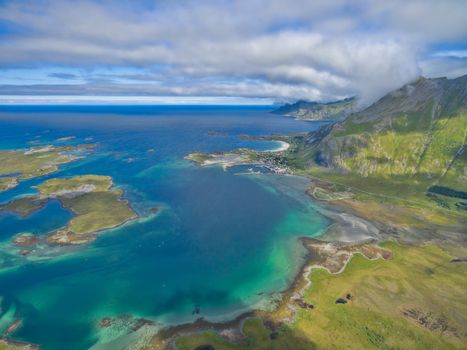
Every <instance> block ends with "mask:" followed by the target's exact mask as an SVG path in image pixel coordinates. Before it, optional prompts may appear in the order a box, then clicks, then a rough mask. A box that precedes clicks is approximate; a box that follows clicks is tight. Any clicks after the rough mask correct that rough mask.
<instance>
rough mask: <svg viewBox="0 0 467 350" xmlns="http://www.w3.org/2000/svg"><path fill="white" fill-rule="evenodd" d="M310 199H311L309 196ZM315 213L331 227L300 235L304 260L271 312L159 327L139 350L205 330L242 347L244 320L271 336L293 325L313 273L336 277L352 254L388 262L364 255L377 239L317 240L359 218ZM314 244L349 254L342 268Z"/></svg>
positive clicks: (332, 211) (329, 209)
mask: <svg viewBox="0 0 467 350" xmlns="http://www.w3.org/2000/svg"><path fill="white" fill-rule="evenodd" d="M310 200H313V198H312V197H311V196H310ZM321 204H322V203H320V205H321ZM319 212H320V213H321V214H322V215H324V216H326V217H328V218H329V219H330V221H331V224H330V225H329V226H328V227H327V228H326V229H325V230H324V232H323V233H322V235H320V236H318V237H316V238H310V237H304V236H302V237H299V238H298V239H299V241H300V242H301V244H302V246H303V247H304V248H305V250H306V255H305V257H304V261H303V263H302V264H301V266H300V267H299V269H298V272H297V274H296V275H295V277H294V278H293V279H292V281H291V283H290V285H289V286H288V287H287V288H285V289H283V290H282V291H279V292H278V294H279V295H280V298H278V299H277V300H274V301H273V303H274V306H273V310H271V311H265V310H259V309H252V310H249V311H246V312H244V313H242V314H240V315H238V316H237V317H235V318H233V319H231V320H226V321H223V322H210V321H207V320H205V319H203V318H199V319H197V320H195V321H193V322H189V323H184V324H180V325H173V326H167V327H163V328H161V329H160V330H159V331H158V332H157V333H156V334H155V335H154V336H153V338H152V339H151V342H150V344H148V346H146V347H143V349H147V350H149V349H177V347H176V346H175V343H176V341H177V340H178V338H179V337H182V336H187V335H192V334H197V333H204V332H208V331H213V332H215V333H217V334H218V335H219V336H221V337H222V338H224V339H225V340H227V341H229V342H232V343H234V344H238V345H241V344H244V343H245V341H246V338H247V337H246V335H245V334H244V332H243V326H244V323H245V322H246V321H247V320H252V319H253V320H260V321H261V322H263V324H264V325H265V327H266V328H267V329H268V330H270V331H271V333H274V332H275V331H276V329H278V328H279V327H281V326H283V325H284V324H290V323H293V322H294V321H295V319H296V314H297V312H298V310H300V309H301V308H307V307H309V305H308V304H307V303H306V302H304V301H303V296H304V293H305V291H306V290H307V288H308V287H309V286H310V285H311V281H310V280H309V276H310V274H311V273H312V272H313V271H314V270H316V269H325V270H326V271H328V272H329V273H331V274H340V273H342V272H344V271H345V268H346V266H347V264H348V263H349V262H350V260H351V259H352V258H353V256H354V255H355V254H361V255H363V256H364V257H366V258H367V259H368V260H377V259H390V254H389V255H387V256H386V257H384V256H383V254H380V255H377V256H373V255H370V256H368V255H369V252H368V249H367V248H368V247H369V246H370V247H375V249H378V247H377V245H378V244H379V243H381V242H383V240H380V239H376V238H368V237H367V238H365V239H363V240H362V239H361V237H354V238H353V239H351V240H347V241H346V242H344V241H336V242H329V241H327V240H326V239H325V240H321V238H326V237H327V235H328V234H329V231H330V230H332V229H333V225H335V224H342V222H344V221H345V220H347V221H348V223H349V226H352V222H354V221H355V220H357V221H358V220H363V219H361V218H359V217H357V216H354V215H351V214H348V216H347V217H346V218H345V219H342V218H341V219H338V217H339V215H341V214H343V211H342V209H341V208H340V207H338V206H333V205H326V206H323V208H322V211H319ZM324 212H326V214H324ZM351 237H352V235H351ZM317 245H318V246H319V245H323V246H329V245H334V246H335V247H336V248H337V251H338V252H341V251H342V250H345V251H347V250H350V251H349V252H348V255H347V258H346V260H345V261H341V263H342V266H341V267H340V268H339V269H338V270H337V271H335V270H333V269H332V268H329V266H327V265H326V264H325V262H326V260H325V259H324V256H323V254H321V253H319V252H318V249H316V246H317ZM360 247H364V248H363V251H361V250H360Z"/></svg>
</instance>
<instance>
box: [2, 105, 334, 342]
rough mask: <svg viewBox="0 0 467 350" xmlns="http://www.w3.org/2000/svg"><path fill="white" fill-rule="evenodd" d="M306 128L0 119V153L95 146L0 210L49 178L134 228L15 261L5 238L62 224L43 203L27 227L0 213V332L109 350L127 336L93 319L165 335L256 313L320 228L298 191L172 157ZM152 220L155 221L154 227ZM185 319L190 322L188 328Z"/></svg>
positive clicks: (35, 116) (14, 114)
mask: <svg viewBox="0 0 467 350" xmlns="http://www.w3.org/2000/svg"><path fill="white" fill-rule="evenodd" d="M318 126H319V124H317V123H309V122H300V121H295V120H292V119H288V118H284V117H280V116H276V115H272V114H270V113H268V109H267V108H265V107H193V106H184V107H170V106H169V107H154V106H118V107H117V106H93V107H91V106H88V107H86V106H80V107H78V106H66V107H63V106H62V107H53V106H52V107H50V106H47V107H37V106H28V107H0V148H4V149H11V148H24V147H30V146H31V145H38V144H50V143H53V144H57V145H60V144H81V143H97V144H98V147H97V148H96V150H95V152H94V153H93V154H91V155H90V156H88V157H86V158H85V159H82V160H79V161H77V162H74V163H70V164H66V165H64V166H62V167H61V168H60V170H59V171H58V172H57V173H55V174H51V175H48V176H46V177H44V178H40V179H33V180H29V181H25V182H22V183H21V184H20V186H18V187H17V188H15V189H13V190H10V191H7V192H4V193H0V202H6V201H8V200H10V199H11V198H13V197H15V196H21V195H24V194H30V193H34V192H35V190H34V188H33V187H32V186H34V185H37V184H38V183H40V182H42V181H44V179H47V178H50V177H65V176H73V175H77V174H102V175H110V176H112V177H113V179H114V182H115V184H116V186H118V187H120V188H122V189H123V190H124V193H125V197H126V198H127V199H128V200H129V202H130V204H131V206H132V207H133V208H134V209H135V210H136V211H137V212H138V213H139V214H140V216H141V218H140V219H138V220H136V221H134V222H131V223H128V224H126V225H124V226H122V227H120V228H118V229H114V230H111V231H108V232H105V233H103V234H102V235H100V236H99V238H98V239H97V240H96V241H95V242H93V243H92V244H90V245H88V246H85V247H78V248H54V249H50V248H48V247H39V249H38V250H37V251H36V252H35V253H34V254H32V255H31V256H28V257H21V256H19V255H18V254H17V248H15V247H13V246H12V245H11V243H10V239H11V237H12V236H14V235H15V234H17V233H19V232H34V233H36V234H45V233H47V232H50V231H51V230H53V229H56V228H58V227H60V226H62V225H64V224H65V223H66V222H67V221H68V220H69V218H70V217H71V213H69V212H67V211H66V210H64V209H62V208H61V207H60V205H59V203H57V202H51V203H49V204H48V205H47V206H46V207H44V208H43V209H41V210H40V211H38V212H36V213H35V214H33V215H32V216H30V217H28V218H26V219H23V218H21V217H19V216H17V215H13V214H0V302H1V306H2V309H1V310H2V311H1V312H2V313H3V314H0V317H1V318H0V327H2V325H5V324H7V323H8V322H7V321H6V320H7V319H11V317H12V315H14V318H21V319H23V327H22V328H20V329H19V330H18V331H17V332H16V333H15V334H14V337H15V338H17V339H22V340H25V341H30V342H33V343H37V344H40V345H41V346H42V347H43V349H46V350H48V349H49V350H55V349H57V350H58V349H64V348H66V349H70V350H72V349H87V348H91V347H93V348H94V349H104V348H106V349H119V348H121V347H122V346H124V345H125V344H126V343H127V342H129V341H133V340H134V338H135V336H133V337H132V335H131V334H130V335H129V336H126V335H127V334H128V333H129V332H130V331H129V330H128V329H125V327H121V328H119V329H100V328H99V327H98V325H97V322H98V321H99V320H100V319H101V318H103V317H108V316H110V317H116V316H120V315H131V317H136V318H137V317H144V318H147V319H151V320H154V321H155V322H156V323H157V324H158V325H164V324H176V323H181V322H186V321H193V320H195V319H196V318H198V317H205V318H206V319H209V320H213V321H219V320H224V319H228V318H230V317H233V316H235V315H237V314H239V313H241V312H243V311H245V310H248V309H250V308H252V307H268V306H269V305H268V301H269V300H271V298H274V296H276V295H277V292H279V291H281V290H282V289H284V288H286V287H287V286H288V284H289V283H290V282H291V280H292V279H293V278H294V276H295V274H296V273H297V271H298V268H299V266H300V263H301V260H302V258H303V255H304V251H303V249H302V248H301V246H300V244H299V243H298V240H297V237H299V236H303V235H307V236H315V235H318V234H320V233H321V232H322V231H323V229H324V228H325V227H326V226H327V225H328V222H327V221H326V219H325V218H323V217H322V216H320V215H319V214H318V213H317V212H316V211H315V204H314V203H313V202H312V201H311V200H310V199H309V198H308V197H307V196H306V195H305V193H304V189H305V188H306V185H307V182H306V180H304V179H301V178H296V177H280V176H271V175H237V173H238V172H241V170H242V169H241V168H231V169H229V170H228V171H223V170H222V168H220V167H211V168H199V167H196V166H195V165H193V164H191V163H190V162H189V161H186V160H184V159H183V157H184V156H186V155H187V154H189V153H191V152H194V151H201V152H212V151H225V150H231V149H235V148H238V147H249V148H254V149H260V150H266V149H274V148H276V147H277V146H278V144H277V143H276V142H274V141H258V140H243V139H240V138H238V137H237V135H238V134H243V133H247V134H256V135H269V134H273V133H292V132H303V131H310V130H313V129H315V128H317V127H318ZM210 131H217V132H221V133H222V135H217V136H212V135H211V136H210V135H209V132H210ZM71 136H73V137H74V138H73V139H68V140H65V141H57V140H58V139H59V138H63V137H71ZM153 207H160V208H161V209H162V210H161V211H160V213H159V214H157V215H154V214H151V210H150V209H151V208H153ZM197 306H199V307H200V309H201V313H200V314H199V315H193V314H192V310H193V309H194V308H195V307H197ZM12 310H13V311H12ZM0 331H1V329H0ZM138 337H140V335H138ZM64 344H66V347H64Z"/></svg>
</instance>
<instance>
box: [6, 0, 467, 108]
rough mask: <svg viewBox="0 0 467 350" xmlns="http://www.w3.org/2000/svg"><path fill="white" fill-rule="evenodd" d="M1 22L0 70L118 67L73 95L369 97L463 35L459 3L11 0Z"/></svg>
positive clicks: (423, 66)
mask: <svg viewBox="0 0 467 350" xmlns="http://www.w3.org/2000/svg"><path fill="white" fill-rule="evenodd" d="M0 20H3V21H4V23H8V24H9V25H12V26H13V27H14V28H20V29H21V30H19V31H17V32H14V31H13V32H12V33H10V34H6V35H3V36H0V69H1V67H2V66H3V67H11V66H18V65H20V66H22V67H36V66H37V65H39V66H43V65H49V66H50V65H58V66H60V67H67V68H83V67H85V68H88V69H92V70H93V71H95V72H99V71H100V70H102V69H103V67H105V68H106V69H108V67H113V68H114V70H115V72H114V75H113V76H112V74H111V73H107V79H114V80H115V82H114V84H111V83H107V84H99V83H96V82H95V81H94V82H92V81H89V83H88V84H81V85H79V86H75V87H73V89H74V90H73V91H74V92H75V93H89V92H99V93H105V89H107V91H108V92H109V93H122V94H124V93H128V94H134V93H138V90H137V89H140V90H139V93H141V94H162V95H164V94H169V95H172V94H181V95H184V94H185V95H193V94H200V93H201V94H202V95H213V96H220V95H226V96H262V97H271V98H288V99H293V98H308V99H331V98H335V97H342V96H349V95H355V94H357V95H360V96H361V97H362V98H363V100H364V101H371V100H374V99H375V98H377V97H379V96H380V95H381V94H383V93H385V92H387V91H388V90H390V89H394V88H397V87H398V86H400V85H401V84H403V83H405V82H407V81H409V80H411V79H413V78H415V77H416V76H417V75H419V74H421V73H428V74H431V73H433V72H438V71H439V70H440V69H441V68H442V67H443V68H446V67H447V65H446V64H445V60H444V61H443V60H442V59H441V58H439V59H427V58H426V57H424V55H425V56H426V55H428V56H429V55H430V47H431V46H433V45H436V44H438V43H439V42H440V41H442V42H443V43H445V44H446V43H447V44H457V45H459V44H462V43H465V40H466V38H467V26H466V25H465V23H467V2H466V1H463V0H443V1H436V0H424V1H421V0H410V1H402V0H394V1H389V2H388V1H382V0H381V1H379V0H371V1H370V0H354V1H350V0H338V1H332V2H331V1H324V0H319V1H308V0H296V1H294V2H293V3H291V2H290V1H286V0H270V1H261V0H236V1H227V0H219V1H214V0H206V1H179V2H166V1H155V2H154V3H153V5H151V6H147V2H139V1H133V2H121V3H116V2H115V1H112V2H110V1H109V2H107V1H99V2H97V1H90V0H89V1H64V0H61V1H58V0H51V1H45V0H43V1H31V2H29V1H9V2H5V3H3V5H0ZM0 25H1V24H0ZM446 51H448V50H446ZM464 51H465V50H457V53H459V52H460V53H462V52H464ZM457 66H458V67H457V71H458V72H461V71H462V70H463V67H465V62H464V61H462V62H460V63H459V62H457ZM122 67H133V68H134V69H135V70H139V73H138V74H134V75H133V78H130V77H129V78H128V79H127V80H130V81H131V80H135V83H134V84H122V83H121V79H123V78H122V76H121V75H122V74H120V73H119V71H120V70H122ZM58 70H59V69H58ZM138 75H139V76H140V77H139V78H138ZM141 75H143V76H141ZM81 78H82V79H84V78H83V77H81ZM1 82H2V80H1V78H0V84H1ZM43 85H44V84H41V85H38V86H33V87H27V86H25V87H20V86H17V87H16V88H15V91H18V92H19V91H20V89H21V88H23V91H40V89H41V88H42V86H43ZM49 85H50V84H49ZM49 85H48V86H47V89H48V90H47V91H50V90H51V89H53V86H49ZM56 88H57V89H63V86H61V85H60V86H58V85H57V86H56ZM5 90H8V87H5V86H4V87H3V88H2V91H5ZM70 91H71V90H70Z"/></svg>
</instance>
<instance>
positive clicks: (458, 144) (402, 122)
mask: <svg viewBox="0 0 467 350" xmlns="http://www.w3.org/2000/svg"><path fill="white" fill-rule="evenodd" d="M466 134H467V76H462V77H459V78H457V79H446V78H437V79H425V78H419V79H417V80H416V81H414V82H412V83H409V84H407V85H404V86H403V87H402V88H400V89H398V90H396V91H393V92H391V93H389V94H387V95H386V96H384V97H383V98H381V99H380V100H378V101H377V102H375V103H374V104H373V105H371V106H369V107H368V108H366V109H365V110H363V111H361V112H358V113H355V114H352V115H350V116H349V117H348V118H347V119H345V120H344V121H341V122H338V123H334V124H332V125H328V126H326V127H323V128H321V129H320V130H319V131H317V132H312V133H309V134H307V135H305V136H300V137H297V138H295V145H294V146H295V147H292V148H291V151H290V152H289V154H288V155H287V161H288V164H289V165H290V166H292V167H294V168H296V169H300V171H302V172H304V173H307V174H312V175H315V176H316V175H317V174H319V175H320V177H322V178H323V177H324V178H326V179H328V180H332V181H337V182H339V183H343V184H345V185H349V186H353V187H356V188H359V189H362V191H366V192H371V193H379V194H381V195H385V196H388V195H390V196H394V197H401V198H402V197H403V198H404V199H406V200H411V199H414V200H417V202H418V201H420V200H421V201H423V202H425V201H428V202H431V203H433V201H434V202H436V203H437V204H438V206H440V207H444V208H450V209H456V211H457V209H466V208H467V203H466V196H467V153H466V152H465V142H466ZM401 193H403V194H404V195H403V196H402V195H401ZM461 211H462V210H461Z"/></svg>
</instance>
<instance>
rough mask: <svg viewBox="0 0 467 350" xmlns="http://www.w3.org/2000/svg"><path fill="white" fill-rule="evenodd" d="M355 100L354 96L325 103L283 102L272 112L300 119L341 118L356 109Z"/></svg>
mask: <svg viewBox="0 0 467 350" xmlns="http://www.w3.org/2000/svg"><path fill="white" fill-rule="evenodd" d="M356 102H357V99H356V98H355V97H349V98H346V99H343V100H337V101H332V102H327V103H321V102H313V101H303V100H300V101H297V102H295V103H291V104H290V103H288V104H285V105H283V106H281V107H280V108H278V109H276V110H274V111H272V113H274V114H282V115H285V116H289V117H294V118H296V119H300V120H343V119H345V118H346V117H347V116H348V115H350V114H351V113H353V112H355V111H356V107H357V103H356Z"/></svg>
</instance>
